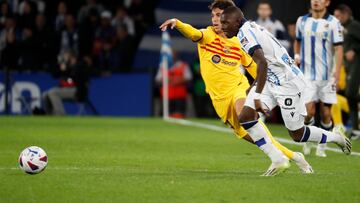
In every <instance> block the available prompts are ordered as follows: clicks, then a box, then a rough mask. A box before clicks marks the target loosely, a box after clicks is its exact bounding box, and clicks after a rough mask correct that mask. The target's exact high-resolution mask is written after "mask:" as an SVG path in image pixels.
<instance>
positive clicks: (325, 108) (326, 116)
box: [316, 102, 333, 157]
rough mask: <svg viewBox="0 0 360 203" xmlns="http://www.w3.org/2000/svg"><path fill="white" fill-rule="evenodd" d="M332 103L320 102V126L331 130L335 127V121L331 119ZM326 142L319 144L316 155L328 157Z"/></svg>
mask: <svg viewBox="0 0 360 203" xmlns="http://www.w3.org/2000/svg"><path fill="white" fill-rule="evenodd" d="M331 106H332V105H331V104H328V103H322V102H321V103H320V118H321V119H320V128H322V129H324V130H326V131H331V130H332V128H333V122H332V119H331ZM325 150H326V143H323V144H318V145H317V147H316V156H318V157H326V153H325Z"/></svg>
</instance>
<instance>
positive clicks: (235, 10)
mask: <svg viewBox="0 0 360 203" xmlns="http://www.w3.org/2000/svg"><path fill="white" fill-rule="evenodd" d="M223 14H236V15H237V17H240V18H241V19H243V18H244V13H243V12H242V11H241V9H240V8H238V7H236V6H229V7H227V8H226V9H225V10H224V12H223Z"/></svg>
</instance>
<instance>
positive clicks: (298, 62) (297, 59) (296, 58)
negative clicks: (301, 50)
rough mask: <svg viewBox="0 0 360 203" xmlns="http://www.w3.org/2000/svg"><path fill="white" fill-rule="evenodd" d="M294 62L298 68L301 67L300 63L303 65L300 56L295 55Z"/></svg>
mask: <svg viewBox="0 0 360 203" xmlns="http://www.w3.org/2000/svg"><path fill="white" fill-rule="evenodd" d="M294 62H295V64H296V65H297V66H300V63H301V57H300V55H299V54H295V56H294Z"/></svg>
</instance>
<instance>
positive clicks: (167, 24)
mask: <svg viewBox="0 0 360 203" xmlns="http://www.w3.org/2000/svg"><path fill="white" fill-rule="evenodd" d="M175 26H176V18H172V19H168V20H166V21H165V22H164V23H163V24H161V25H160V27H159V28H160V29H161V31H163V32H165V31H166V30H167V29H168V27H170V28H171V29H174V27H175Z"/></svg>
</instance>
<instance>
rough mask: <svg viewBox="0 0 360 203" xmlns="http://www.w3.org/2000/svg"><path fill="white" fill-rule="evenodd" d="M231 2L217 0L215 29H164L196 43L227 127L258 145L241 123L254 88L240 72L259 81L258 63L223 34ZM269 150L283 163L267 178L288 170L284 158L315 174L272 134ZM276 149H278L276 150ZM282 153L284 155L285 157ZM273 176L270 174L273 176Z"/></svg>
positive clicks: (175, 24)
mask: <svg viewBox="0 0 360 203" xmlns="http://www.w3.org/2000/svg"><path fill="white" fill-rule="evenodd" d="M233 5H234V3H233V2H232V1H231V0H215V1H214V2H213V3H212V4H211V5H210V6H209V9H210V10H211V15H212V16H211V20H212V26H209V27H207V28H206V29H201V30H198V29H195V28H193V27H192V26H191V25H189V24H185V23H183V22H181V21H180V20H178V19H175V18H173V19H169V20H167V21H165V22H164V23H163V24H162V25H161V26H160V29H161V30H162V31H165V30H166V29H167V28H168V27H170V28H171V29H173V28H176V29H177V30H178V31H180V32H181V33H182V34H183V35H184V36H185V37H187V38H189V39H191V40H192V41H194V42H196V43H197V45H198V53H199V59H200V70H201V75H202V78H203V79H204V81H205V85H206V91H207V93H208V94H209V95H210V97H211V100H212V102H213V105H214V108H215V110H216V112H217V114H218V115H219V117H220V118H221V119H222V120H223V121H224V123H226V124H228V125H230V126H231V127H232V128H233V129H234V132H235V134H236V135H237V136H238V137H239V138H244V139H245V140H247V141H249V142H251V143H254V142H253V139H252V137H251V135H249V134H248V133H247V131H245V130H244V129H243V128H242V127H241V125H240V123H239V120H238V116H239V115H240V112H241V111H242V108H243V106H244V102H245V98H246V90H247V89H248V88H249V87H250V85H249V82H248V80H247V78H246V77H245V76H244V75H243V74H242V73H241V72H240V68H239V67H240V65H242V66H243V67H244V68H245V69H246V71H248V73H249V74H250V75H251V76H252V77H254V78H255V77H256V63H255V62H254V61H253V60H252V58H251V56H249V55H248V54H247V53H245V52H244V51H243V50H242V48H241V46H240V43H239V41H238V39H237V38H236V37H234V38H231V39H227V38H226V36H225V35H224V33H223V32H222V30H221V23H220V16H221V14H222V12H223V10H224V9H226V8H227V7H229V6H233ZM267 135H268V137H266V138H265V140H268V143H267V144H268V145H269V146H265V147H264V146H259V144H261V143H256V142H255V144H257V145H258V146H259V148H260V149H261V150H263V151H264V153H265V154H267V155H268V156H269V157H270V159H271V160H272V161H273V163H274V162H276V161H279V160H280V162H282V163H283V165H282V166H281V167H278V168H273V167H270V168H269V169H268V171H267V172H266V173H265V175H267V176H271V175H274V174H276V173H278V172H281V171H282V170H283V169H286V168H287V167H288V161H287V159H286V158H285V159H286V160H284V157H283V154H285V155H286V156H287V157H288V158H289V159H291V160H293V161H295V162H296V164H297V165H298V166H299V168H300V170H301V171H302V172H303V173H312V172H313V171H312V168H311V166H310V165H309V164H308V163H307V162H306V160H305V159H304V156H303V155H302V154H301V153H299V152H295V153H294V152H292V151H290V150H289V149H287V148H286V147H284V146H282V145H281V144H280V143H278V142H277V141H276V140H274V138H273V137H272V135H271V134H270V132H269V131H268V132H267ZM274 145H275V146H276V147H274ZM281 152H282V153H281ZM269 172H270V173H269Z"/></svg>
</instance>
